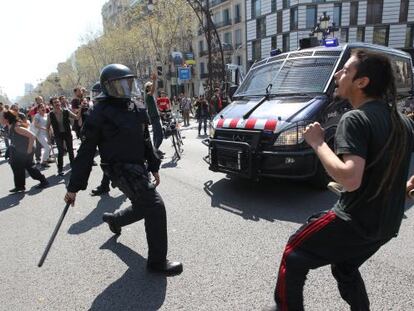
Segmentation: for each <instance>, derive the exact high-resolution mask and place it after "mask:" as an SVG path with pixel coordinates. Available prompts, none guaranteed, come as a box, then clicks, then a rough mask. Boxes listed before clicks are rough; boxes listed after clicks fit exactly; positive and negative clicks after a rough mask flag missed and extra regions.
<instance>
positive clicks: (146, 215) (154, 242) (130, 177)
mask: <svg viewBox="0 0 414 311" xmlns="http://www.w3.org/2000/svg"><path fill="white" fill-rule="evenodd" d="M104 171H105V172H107V170H106V169H104ZM109 176H110V177H111V180H112V182H113V183H112V185H113V186H116V187H118V188H119V189H120V190H121V191H122V192H123V193H124V194H125V195H126V196H127V197H128V198H129V199H130V200H131V202H132V205H131V206H130V207H128V208H125V209H123V210H121V211H118V212H116V213H115V219H114V222H115V224H116V225H119V226H127V225H129V224H132V223H134V222H137V221H139V220H141V219H144V220H145V232H146V234H147V242H148V263H149V264H151V263H161V262H164V261H165V260H166V258H167V249H168V239H167V215H166V212H165V206H164V202H163V200H162V198H161V196H160V194H159V193H158V192H157V191H156V190H155V187H154V185H153V184H152V182H151V181H150V179H149V178H148V173H147V172H146V170H145V169H144V168H143V167H141V166H140V167H139V168H138V169H137V166H136V165H135V166H132V167H125V168H120V167H118V168H115V169H112V173H110V174H109Z"/></svg>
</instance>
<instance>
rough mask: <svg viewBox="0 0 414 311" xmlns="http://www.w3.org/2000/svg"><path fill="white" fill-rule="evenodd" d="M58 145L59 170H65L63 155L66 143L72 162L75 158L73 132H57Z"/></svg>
mask: <svg viewBox="0 0 414 311" xmlns="http://www.w3.org/2000/svg"><path fill="white" fill-rule="evenodd" d="M55 141H56V146H57V148H58V171H59V172H61V171H62V170H63V155H64V154H65V144H66V150H67V151H68V155H69V161H70V164H72V163H73V159H74V158H75V156H74V153H73V137H72V134H71V133H66V132H63V133H57V134H56V133H55Z"/></svg>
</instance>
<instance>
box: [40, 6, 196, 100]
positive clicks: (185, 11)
mask: <svg viewBox="0 0 414 311" xmlns="http://www.w3.org/2000/svg"><path fill="white" fill-rule="evenodd" d="M120 20H121V22H119V23H118V25H117V26H116V27H113V28H111V29H105V32H104V33H88V34H86V35H85V36H84V37H83V38H82V42H83V44H82V45H81V46H80V47H79V48H78V49H77V50H76V51H75V52H74V53H73V55H72V56H71V57H70V58H69V59H67V60H66V61H65V62H62V63H60V64H59V65H58V67H57V72H56V73H51V74H50V75H49V76H48V77H47V78H46V79H45V81H44V82H42V83H41V84H39V85H38V86H37V87H36V88H35V90H34V92H33V94H32V97H34V96H35V95H38V94H40V95H42V96H43V97H44V98H46V99H47V98H48V97H50V96H53V95H57V94H59V93H63V94H65V95H67V96H70V95H71V94H72V92H71V91H72V89H73V88H74V87H76V86H77V85H82V86H85V87H87V88H89V87H91V86H92V85H93V84H94V83H95V82H96V81H97V80H99V73H100V70H101V69H102V68H103V67H104V66H106V65H108V64H111V63H121V64H124V65H126V66H128V67H129V68H131V70H133V71H134V72H136V73H137V76H138V78H140V79H142V80H143V79H146V78H148V74H149V72H148V69H149V68H152V69H153V68H154V67H155V66H162V67H163V72H164V73H167V72H168V71H169V70H170V69H171V68H170V54H171V52H172V51H174V50H179V51H188V50H191V40H192V30H193V29H196V23H197V19H196V18H195V16H194V12H193V10H192V9H191V7H190V6H188V4H187V1H185V0H163V1H157V2H155V5H154V10H153V11H152V12H148V9H147V8H146V7H145V6H144V5H142V4H141V5H137V6H135V7H134V8H131V9H130V10H128V11H127V12H126V13H125V14H124V16H123V18H122V19H120ZM164 79H165V77H164ZM164 82H165V81H164Z"/></svg>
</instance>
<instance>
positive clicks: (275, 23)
mask: <svg viewBox="0 0 414 311" xmlns="http://www.w3.org/2000/svg"><path fill="white" fill-rule="evenodd" d="M323 12H326V14H327V15H328V16H329V17H330V21H329V23H330V24H331V25H332V24H333V23H334V26H335V27H337V28H338V31H337V32H336V33H334V34H333V35H334V36H335V37H337V38H338V39H339V41H340V43H345V42H356V41H362V42H367V43H375V44H381V45H385V46H390V47H393V48H399V49H404V50H406V51H408V52H410V53H411V55H413V53H412V49H413V33H414V0H362V1H354V0H351V1H349V0H345V1H338V0H336V1H335V0H246V41H247V44H246V45H247V61H248V66H250V65H251V64H252V63H253V62H254V61H256V60H259V59H262V58H266V57H268V56H269V55H270V51H271V50H273V49H280V50H282V51H291V50H295V49H297V48H298V47H299V40H300V39H301V38H305V37H308V36H309V34H310V32H311V31H312V30H314V29H315V27H317V24H318V23H319V18H320V16H321V15H323Z"/></svg>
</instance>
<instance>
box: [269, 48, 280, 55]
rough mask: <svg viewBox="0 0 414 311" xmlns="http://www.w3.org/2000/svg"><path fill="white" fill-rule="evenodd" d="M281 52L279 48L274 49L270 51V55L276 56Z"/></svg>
mask: <svg viewBox="0 0 414 311" xmlns="http://www.w3.org/2000/svg"><path fill="white" fill-rule="evenodd" d="M279 54H282V51H281V50H280V49H274V50H271V51H270V56H276V55H279Z"/></svg>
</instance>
